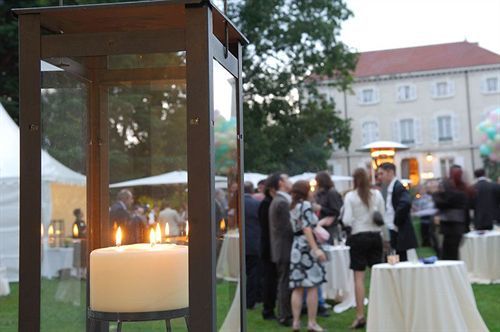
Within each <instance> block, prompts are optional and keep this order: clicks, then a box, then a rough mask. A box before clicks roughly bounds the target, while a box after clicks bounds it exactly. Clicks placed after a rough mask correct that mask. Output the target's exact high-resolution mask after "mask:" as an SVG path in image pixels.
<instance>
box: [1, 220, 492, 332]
mask: <svg viewBox="0 0 500 332" xmlns="http://www.w3.org/2000/svg"><path fill="white" fill-rule="evenodd" d="M415 228H416V229H415V230H416V231H417V234H418V231H419V227H418V224H415ZM418 254H419V256H420V257H426V256H431V255H433V252H432V250H431V249H430V248H419V249H418ZM368 275H369V274H368ZM78 283H79V281H76V280H72V279H70V280H67V281H64V282H59V281H57V280H45V279H44V280H43V281H42V313H41V314H42V331H48V332H59V331H60V332H69V331H83V330H84V324H85V322H84V317H85V310H84V308H85V297H84V296H81V294H85V289H84V287H85V285H84V283H83V282H82V283H80V285H79V286H80V287H81V288H80V292H78V288H79V287H78ZM367 286H368V279H367ZM367 288H368V287H367ZM472 289H473V291H474V295H475V297H476V302H477V306H478V308H479V312H480V313H481V315H482V317H483V319H484V321H485V322H486V325H487V326H488V328H489V330H490V331H498V332H500V318H499V313H500V300H499V299H500V284H497V285H473V286H472ZM68 290H72V291H73V292H72V293H71V294H70V296H68V297H71V298H73V299H74V298H76V299H77V301H75V303H66V302H64V301H60V300H59V301H58V300H56V298H57V297H58V296H59V298H64V297H65V296H64V293H65V291H66V292H67V291H68ZM234 291H235V283H228V282H221V283H219V284H218V285H217V298H218V301H217V304H218V307H217V312H218V317H225V314H226V313H227V311H228V310H229V306H230V305H231V302H232V299H233V297H234ZM61 294H63V296H60V295H61ZM66 294H68V293H66ZM367 294H368V289H367ZM17 297H18V285H17V284H11V294H10V295H9V296H4V297H0V332H7V331H8V332H11V331H17ZM261 309H262V307H261V305H258V306H257V307H256V308H255V309H253V310H248V311H247V327H248V331H249V332H254V331H255V332H260V331H269V332H272V331H289V330H290V328H284V327H281V326H279V325H278V324H277V323H276V322H275V321H264V320H262V318H261ZM354 317H355V311H354V309H350V310H348V311H346V312H344V313H342V314H335V313H333V312H332V315H331V316H330V317H328V318H321V317H320V318H319V319H318V322H319V324H320V325H321V326H323V327H324V328H327V329H328V331H349V328H348V327H349V325H350V324H351V322H352V321H353V320H354ZM306 320H307V319H306V317H303V319H302V322H303V325H305V324H306ZM221 323H222V319H221V320H219V321H218V324H217V325H218V326H219V327H220V325H221ZM172 327H173V330H174V331H186V329H185V325H184V321H183V320H182V319H177V320H173V321H172ZM113 330H114V329H111V331H113ZM122 330H123V331H125V332H129V331H137V332H142V331H165V325H164V323H163V322H152V323H125V324H124V325H123V329H122Z"/></svg>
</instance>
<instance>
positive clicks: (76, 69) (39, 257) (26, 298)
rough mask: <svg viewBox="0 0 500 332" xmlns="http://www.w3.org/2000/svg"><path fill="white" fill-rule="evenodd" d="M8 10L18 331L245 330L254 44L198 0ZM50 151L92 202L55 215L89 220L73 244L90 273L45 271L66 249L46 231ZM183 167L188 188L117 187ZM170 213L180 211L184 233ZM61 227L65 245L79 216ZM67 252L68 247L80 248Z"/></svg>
mask: <svg viewBox="0 0 500 332" xmlns="http://www.w3.org/2000/svg"><path fill="white" fill-rule="evenodd" d="M13 12H14V14H15V15H16V16H17V17H18V20H19V44H20V48H19V60H20V61H19V65H20V132H21V170H20V174H21V176H20V181H21V184H20V233H21V235H20V289H19V330H20V331H39V330H41V331H44V330H45V331H49V330H51V328H52V327H53V326H56V325H59V326H64V327H65V328H66V329H67V330H83V329H86V330H87V331H108V330H109V328H110V325H113V324H116V325H117V329H118V330H120V329H121V326H122V324H123V323H126V324H128V322H135V323H134V324H139V325H140V324H149V325H144V326H146V327H144V328H148V329H150V328H151V327H152V326H158V327H159V328H160V330H161V329H164V328H165V324H166V328H167V330H169V329H171V322H170V320H171V319H175V318H178V319H176V320H174V321H173V322H172V325H173V327H174V328H175V329H176V330H177V329H179V330H183V329H184V330H186V329H187V330H189V331H215V330H219V329H222V330H224V329H226V330H228V329H233V330H234V329H239V330H242V331H245V329H246V327H245V310H244V308H245V295H244V294H245V292H244V291H241V292H240V291H239V289H240V288H241V289H243V290H244V289H245V278H244V275H245V273H244V271H245V269H244V257H245V255H244V248H245V245H244V243H243V239H244V238H245V237H244V225H243V222H242V220H243V219H242V215H243V209H242V197H243V196H242V190H241V188H242V147H243V141H242V139H243V135H242V133H243V130H242V128H243V125H242V71H241V70H242V47H243V46H244V45H245V44H247V42H248V41H247V40H246V38H245V37H244V36H243V35H242V34H241V33H240V32H239V31H238V30H237V29H236V27H235V26H234V24H233V23H232V22H231V21H230V20H229V19H228V18H227V17H226V16H225V15H224V14H223V13H222V12H221V11H219V10H218V9H217V8H216V7H215V6H214V4H213V3H212V2H211V1H203V0H171V1H141V2H129V3H115V4H100V5H84V6H61V7H47V8H22V9H15V10H13ZM42 150H48V151H49V152H50V153H51V154H53V155H57V156H58V158H59V160H60V161H61V162H63V163H64V164H65V165H66V166H68V167H69V168H70V169H71V170H73V171H77V172H79V173H81V174H83V175H85V176H86V184H85V190H84V191H83V195H81V196H82V197H80V198H79V199H76V200H75V199H74V195H73V196H71V195H67V196H65V195H60V196H59V198H58V199H59V202H58V204H59V205H58V206H59V207H60V208H61V209H73V208H81V209H82V211H84V212H85V211H86V214H85V217H86V218H85V219H86V220H85V222H86V224H87V232H86V234H87V238H86V239H82V241H86V244H85V246H79V250H83V251H84V252H83V254H81V255H80V256H79V257H81V259H82V260H86V262H85V263H84V264H79V266H80V267H84V268H85V269H87V273H83V274H82V273H77V274H75V271H74V270H72V269H71V264H70V266H69V268H68V269H66V270H65V273H59V276H58V277H55V278H50V279H49V278H45V277H44V276H43V275H41V273H40V270H41V265H42V263H43V264H45V263H47V262H48V261H47V259H49V258H50V257H49V256H50V255H48V254H47V253H51V252H50V251H47V250H56V249H58V248H54V247H51V248H47V246H46V245H45V244H46V243H45V242H46V241H45V238H44V236H45V237H46V236H47V235H46V234H45V235H44V234H43V232H42V236H41V234H40V229H41V227H40V223H42V225H44V224H48V221H47V220H46V219H47V218H49V219H50V211H48V210H49V209H50V208H49V207H47V206H44V205H43V204H42V203H43V200H42V198H43V197H44V195H50V194H51V188H50V187H47V189H43V188H46V187H44V186H42V183H43V181H44V179H43V175H42V174H41V162H43V160H42V159H43V158H41V151H42ZM177 170H187V173H188V183H187V189H186V190H184V189H182V190H179V189H178V188H176V189H175V190H171V189H169V188H166V189H164V190H158V188H156V189H155V188H147V187H141V189H140V190H139V189H132V188H129V189H121V190H118V189H115V188H110V184H111V183H116V182H120V181H125V180H128V179H133V178H140V177H149V176H154V175H158V174H162V173H165V172H171V171H177ZM217 176H223V177H226V178H227V186H226V187H227V191H228V193H229V197H228V204H227V210H228V211H229V212H228V215H229V216H230V217H229V218H231V219H232V220H231V222H232V224H233V225H235V226H234V227H236V228H237V229H236V230H237V231H238V232H239V239H240V240H239V248H238V247H236V250H238V252H237V253H236V256H237V257H238V258H239V261H238V269H239V276H238V277H237V279H236V281H233V282H227V281H225V280H218V279H217V278H216V257H217V253H216V250H217V248H218V247H220V246H218V245H217V241H218V240H220V239H218V234H219V230H218V228H219V223H218V221H217V220H216V216H215V215H216V211H215V209H216V201H215V199H216V197H215V194H216V187H215V182H216V177H217ZM70 196H71V197H72V198H71V200H70ZM163 209H171V210H175V211H176V213H177V214H178V215H181V214H182V215H183V217H182V218H181V219H180V220H178V221H177V223H178V225H177V226H178V230H177V232H178V233H177V234H174V236H172V235H171V234H169V225H170V226H172V224H170V221H169V220H167V219H168V218H167V219H165V220H166V221H165V220H164V219H162V210H163ZM181 212H182V213H181ZM165 218H166V217H165ZM62 222H63V223H70V225H69V226H67V227H65V230H66V231H67V233H68V234H62V235H61V236H62V237H65V236H67V237H68V238H70V237H71V230H72V227H71V221H70V220H64V221H62ZM43 228H44V227H42V229H43ZM170 229H171V228H170ZM62 243H64V244H65V245H64V247H65V249H68V250H69V251H71V247H72V242H71V241H63V242H62ZM82 248H84V249H82ZM233 254H234V253H233ZM75 256H76V255H75ZM49 263H50V262H49ZM57 263H61V262H60V261H57ZM59 271H60V272H61V271H62V270H59ZM63 272H64V271H63ZM80 272H81V271H80ZM64 275H65V276H66V278H65V277H64ZM63 308H64V309H63ZM60 310H65V311H64V312H65V313H67V314H66V315H61V314H58V312H57V311H60ZM66 316H71V317H70V318H68V317H66ZM144 321H147V322H146V323H144ZM150 321H152V322H150ZM153 321H160V322H153ZM162 321H164V322H162ZM138 322H139V323H138ZM130 324H132V323H130ZM151 324H153V325H151ZM154 324H157V325H154Z"/></svg>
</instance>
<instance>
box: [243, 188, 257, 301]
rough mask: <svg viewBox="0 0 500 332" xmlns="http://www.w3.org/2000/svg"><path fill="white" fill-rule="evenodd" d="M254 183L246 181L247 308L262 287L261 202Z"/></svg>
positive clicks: (255, 298) (255, 299)
mask: <svg viewBox="0 0 500 332" xmlns="http://www.w3.org/2000/svg"><path fill="white" fill-rule="evenodd" d="M253 191H254V190H253V183H252V182H245V259H246V274H247V286H246V287H247V290H246V291H247V308H248V309H253V308H254V307H255V303H256V302H257V294H258V291H259V288H260V282H259V280H260V278H259V262H260V233H261V232H260V224H259V205H260V202H259V201H258V200H256V199H255V198H253V197H252V194H253Z"/></svg>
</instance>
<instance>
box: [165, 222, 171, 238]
mask: <svg viewBox="0 0 500 332" xmlns="http://www.w3.org/2000/svg"><path fill="white" fill-rule="evenodd" d="M165 236H170V227H169V226H168V222H167V223H166V224H165Z"/></svg>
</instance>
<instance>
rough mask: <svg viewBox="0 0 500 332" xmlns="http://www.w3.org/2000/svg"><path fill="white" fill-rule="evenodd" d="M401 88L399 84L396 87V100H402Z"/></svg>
mask: <svg viewBox="0 0 500 332" xmlns="http://www.w3.org/2000/svg"><path fill="white" fill-rule="evenodd" d="M401 90H403V88H402V86H401V85H399V86H397V87H396V100H397V101H401V100H403V94H402V93H401Z"/></svg>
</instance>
